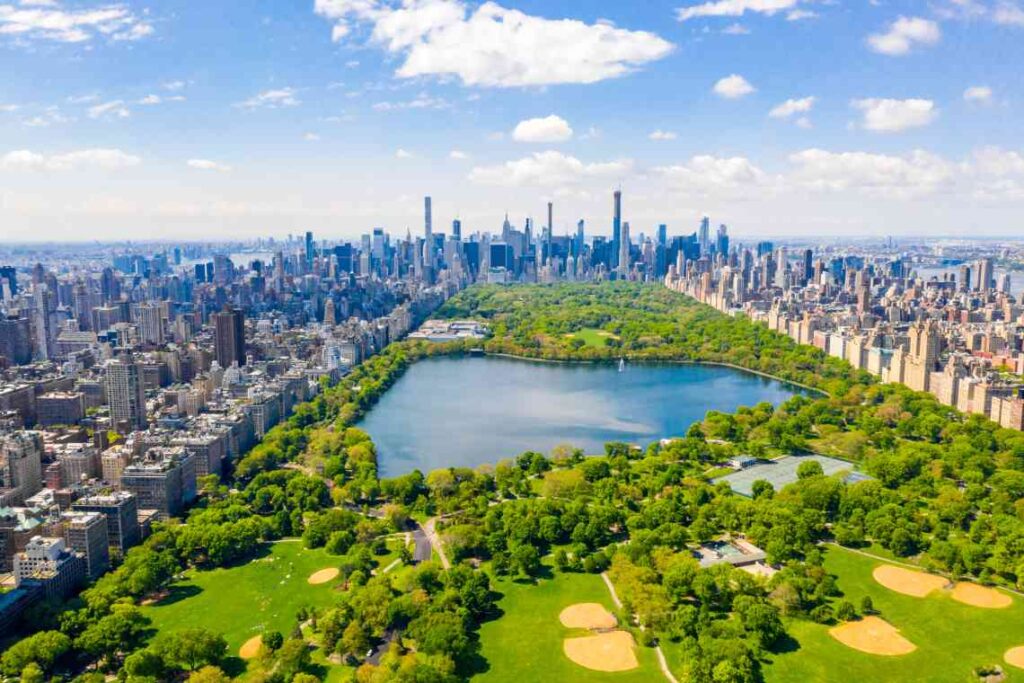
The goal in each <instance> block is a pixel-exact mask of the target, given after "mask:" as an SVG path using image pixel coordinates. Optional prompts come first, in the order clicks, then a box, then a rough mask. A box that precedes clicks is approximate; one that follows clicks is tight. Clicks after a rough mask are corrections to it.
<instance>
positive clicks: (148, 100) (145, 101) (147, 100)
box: [137, 95, 164, 105]
mask: <svg viewBox="0 0 1024 683" xmlns="http://www.w3.org/2000/svg"><path fill="white" fill-rule="evenodd" d="M163 101H164V100H163V98H162V97H160V96H159V95H146V96H145V97H143V98H142V99H141V100H139V101H138V102H137V104H142V105H154V104H161V103H162V102H163Z"/></svg>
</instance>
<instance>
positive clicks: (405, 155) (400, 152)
mask: <svg viewBox="0 0 1024 683" xmlns="http://www.w3.org/2000/svg"><path fill="white" fill-rule="evenodd" d="M414 156H415V155H414V154H413V153H412V152H408V151H406V150H404V149H402V148H401V147H399V148H398V149H397V150H395V158H396V159H412V158H413V157H414Z"/></svg>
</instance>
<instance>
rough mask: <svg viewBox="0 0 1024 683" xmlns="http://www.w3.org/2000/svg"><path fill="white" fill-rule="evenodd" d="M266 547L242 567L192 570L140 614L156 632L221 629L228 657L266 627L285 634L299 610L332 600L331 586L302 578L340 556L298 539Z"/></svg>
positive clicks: (237, 663)
mask: <svg viewBox="0 0 1024 683" xmlns="http://www.w3.org/2000/svg"><path fill="white" fill-rule="evenodd" d="M267 548H268V551H267V553H266V554H265V555H263V556H262V557H258V558H256V559H254V560H251V561H250V562H248V563H246V564H244V565H240V566H237V567H231V568H222V569H213V570H210V571H195V570H190V571H189V572H187V574H186V577H185V579H184V580H182V581H179V582H177V583H176V584H174V586H173V587H172V588H171V591H170V595H169V596H168V597H167V598H166V599H164V600H163V601H161V602H159V603H157V604H155V605H151V606H147V607H144V608H143V612H144V613H145V615H146V616H147V617H149V618H150V619H152V620H153V628H154V629H156V630H158V631H176V630H179V629H183V628H189V627H195V626H201V627H204V628H207V629H210V630H211V631H215V632H219V633H222V634H223V635H224V638H225V639H226V640H227V641H228V654H229V655H232V656H234V655H237V654H238V649H239V648H240V647H241V646H242V643H244V642H245V641H246V640H248V639H249V638H251V637H252V636H255V635H257V634H260V633H263V632H264V631H280V632H281V633H282V634H284V636H285V637H286V638H287V637H288V634H289V633H290V632H291V630H292V628H293V627H294V626H295V614H296V612H298V610H299V608H301V607H303V606H310V607H327V606H329V605H331V604H333V603H334V600H335V596H336V592H335V590H334V588H333V584H331V583H326V584H321V585H318V586H312V585H310V584H309V583H307V582H306V579H307V578H309V575H310V574H312V573H313V572H315V571H317V570H319V569H324V568H325V567H332V566H335V565H336V564H337V562H338V558H337V557H335V556H332V555H329V554H327V552H325V551H324V550H323V549H316V550H308V549H306V548H304V547H303V545H302V543H301V541H295V542H292V541H283V542H280V543H272V544H268V546H267ZM231 664H233V666H229V668H233V669H237V670H238V671H241V670H243V669H244V663H243V662H242V661H241V660H239V659H235V660H234V661H233V662H232V663H231ZM339 680H344V679H339Z"/></svg>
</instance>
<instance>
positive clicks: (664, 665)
mask: <svg viewBox="0 0 1024 683" xmlns="http://www.w3.org/2000/svg"><path fill="white" fill-rule="evenodd" d="M601 578H602V579H604V585H605V586H607V587H608V592H609V593H611V596H612V602H614V603H615V606H616V607H617V608H618V609H622V600H619V594H618V593H617V592H616V591H615V584H613V583H612V580H611V579H609V578H608V572H601ZM640 630H641V631H643V630H644V627H643V626H641V627H640ZM654 654H655V655H657V656H658V666H660V667H661V673H663V674H665V678H667V679H668V681H669V683H679V681H678V680H677V679H676V677H675V676H674V675H672V670H671V669H669V668H668V661H667V660H666V659H665V653H664V652H662V650H661V645H655V646H654Z"/></svg>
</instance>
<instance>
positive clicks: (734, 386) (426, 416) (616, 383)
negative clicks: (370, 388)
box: [358, 357, 802, 477]
mask: <svg viewBox="0 0 1024 683" xmlns="http://www.w3.org/2000/svg"><path fill="white" fill-rule="evenodd" d="M796 393H802V392H801V390H800V389H798V388H796V387H793V386H791V385H787V384H785V383H783V382H780V381H777V380H773V379H768V378H765V377H761V376H759V375H754V374H751V373H747V372H743V371H740V370H734V369H732V368H724V367H717V366H710V365H681V364H626V365H625V367H623V368H622V370H621V371H620V369H619V367H618V366H616V365H613V364H583V363H541V362H531V361H522V360H515V359H507V358H495V357H475V358H443V357H442V358H431V359H426V360H421V361H419V362H417V363H415V364H413V365H412V366H411V367H410V368H409V369H408V370H407V371H406V372H405V374H404V375H403V376H402V377H401V378H400V379H399V380H398V381H397V382H396V383H395V384H394V386H392V387H391V389H390V390H388V392H387V393H385V394H384V396H382V397H381V399H380V401H379V402H378V403H377V405H376V406H374V407H373V409H372V410H371V411H370V412H369V414H368V415H367V416H366V418H365V419H364V420H363V421H362V422H361V423H360V424H359V425H358V426H359V427H360V428H362V429H364V430H366V431H367V432H368V433H369V434H370V436H371V437H373V441H374V443H375V444H376V446H377V453H378V456H377V459H378V465H379V468H380V475H381V476H382V477H394V476H398V475H401V474H405V473H407V472H411V471H412V470H414V469H418V470H420V471H421V472H423V473H424V474H426V473H428V472H430V471H431V470H435V469H439V468H444V467H476V466H477V465H481V464H484V463H496V462H498V461H499V460H502V459H504V458H511V457H514V456H516V455H519V454H520V453H522V452H523V451H528V450H533V451H538V452H541V453H544V454H549V453H550V451H551V449H552V448H553V447H555V446H557V445H558V444H562V443H570V444H572V445H573V446H576V447H579V448H582V449H584V450H585V451H586V452H587V453H588V454H596V453H603V452H604V444H605V443H606V442H609V441H626V442H630V443H636V444H639V445H641V446H646V445H647V444H649V443H650V442H652V441H655V440H657V439H660V438H664V437H671V436H682V435H683V434H685V433H686V430H687V428H688V427H689V426H690V425H691V424H693V423H694V422H698V421H700V420H702V419H703V418H704V414H705V413H706V412H707V411H709V410H719V411H723V412H733V411H735V410H736V409H737V408H738V407H740V406H744V405H746V406H753V405H755V404H757V403H761V402H764V401H767V402H769V403H773V404H776V405H778V404H779V403H782V402H783V401H785V400H787V399H788V398H790V397H791V396H793V395H794V394H796Z"/></svg>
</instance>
